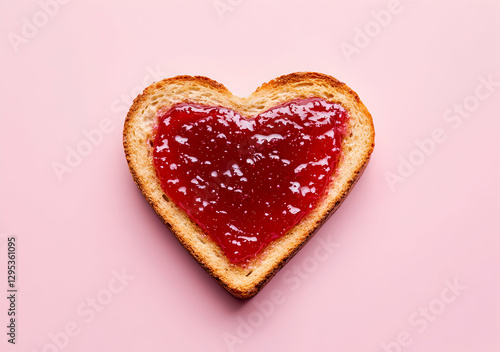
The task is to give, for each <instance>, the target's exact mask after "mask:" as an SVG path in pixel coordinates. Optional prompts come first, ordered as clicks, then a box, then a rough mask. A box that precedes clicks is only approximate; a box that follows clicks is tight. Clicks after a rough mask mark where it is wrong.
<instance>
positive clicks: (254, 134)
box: [123, 72, 375, 298]
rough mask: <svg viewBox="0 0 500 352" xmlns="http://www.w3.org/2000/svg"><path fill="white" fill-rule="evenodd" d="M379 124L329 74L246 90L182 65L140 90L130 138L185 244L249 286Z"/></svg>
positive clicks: (135, 162) (335, 201) (289, 253)
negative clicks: (185, 72)
mask: <svg viewBox="0 0 500 352" xmlns="http://www.w3.org/2000/svg"><path fill="white" fill-rule="evenodd" d="M374 136H375V132H374V128H373V122H372V118H371V115H370V113H369V112H368V110H367V109H366V107H365V106H364V105H363V103H362V102H361V101H360V99H359V97H358V95H357V94H356V93H355V92H353V91H352V90H351V89H350V88H349V87H347V86H346V85H345V84H344V83H341V82H339V81H338V80H336V79H335V78H333V77H331V76H327V75H323V74H319V73H311V72H306V73H293V74H289V75H286V76H281V77H278V78H276V79H274V80H272V81H270V82H268V83H265V84H263V85H262V86H261V87H260V88H258V89H257V90H256V91H255V92H254V93H252V95H250V96H249V97H248V98H239V97H236V96H234V95H233V94H231V92H229V91H228V90H227V89H226V88H225V87H224V86H223V85H221V84H220V83H217V82H215V81H213V80H211V79H208V78H206V77H199V76H196V77H192V76H178V77H173V78H169V79H165V80H163V81H160V82H156V83H154V84H152V85H150V86H149V87H147V88H146V89H145V90H144V92H143V93H142V94H141V95H139V96H138V97H137V98H136V99H135V100H134V104H133V105H132V107H131V108H130V111H129V113H128V115H127V119H126V121H125V127H124V132H123V144H124V148H125V154H126V157H127V161H128V164H129V167H130V171H131V173H132V175H133V177H134V180H135V182H136V183H137V185H138V186H139V188H140V190H141V191H142V193H143V194H144V196H145V197H146V199H147V200H148V201H149V203H150V204H151V205H152V207H153V208H154V210H155V211H156V213H157V214H158V215H159V216H160V218H161V219H162V220H163V221H164V222H165V224H167V226H168V227H169V228H170V229H171V231H172V232H173V233H174V234H175V236H176V237H177V238H178V239H179V241H180V242H181V243H182V244H183V246H184V247H185V248H186V249H187V250H188V251H189V252H190V253H191V254H192V255H193V256H194V257H195V259H196V260H197V261H198V262H199V263H200V264H201V265H202V266H203V267H204V268H205V269H206V270H207V271H208V272H209V273H210V275H212V276H213V277H214V278H215V279H216V280H217V281H218V282H219V283H220V284H221V285H222V286H223V287H224V288H226V289H227V290H228V291H229V292H230V293H231V294H233V295H234V296H236V297H238V298H250V297H252V296H253V295H255V294H256V293H257V292H258V291H259V290H260V289H261V288H262V287H263V286H264V285H265V284H266V283H267V282H268V281H269V280H270V279H271V278H272V277H273V276H274V274H276V272H277V271H278V270H279V269H280V268H281V267H283V265H285V263H286V262H287V261H288V260H289V259H291V258H292V257H293V255H294V254H295V253H297V251H298V250H299V249H300V248H301V247H302V246H303V245H304V244H305V243H306V242H307V241H308V240H309V239H310V238H311V237H312V235H313V234H314V232H315V230H317V229H318V228H319V226H321V224H322V223H323V222H324V221H326V219H327V218H328V217H329V215H331V214H332V213H333V212H334V211H335V210H336V209H337V208H338V206H339V205H340V203H341V202H342V201H343V200H344V199H345V197H346V196H347V194H348V193H349V191H350V190H351V188H352V187H353V185H354V183H355V182H356V181H357V179H358V178H359V176H360V175H361V173H362V172H363V170H364V168H365V167H366V165H367V163H368V161H369V158H370V155H371V153H372V151H373V147H374Z"/></svg>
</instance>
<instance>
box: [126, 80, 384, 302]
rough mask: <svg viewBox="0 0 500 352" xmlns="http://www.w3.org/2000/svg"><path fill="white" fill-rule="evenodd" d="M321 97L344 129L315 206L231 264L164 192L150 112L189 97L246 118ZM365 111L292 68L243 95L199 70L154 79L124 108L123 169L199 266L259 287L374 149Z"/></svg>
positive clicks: (247, 288) (244, 286) (234, 286)
mask: <svg viewBox="0 0 500 352" xmlns="http://www.w3.org/2000/svg"><path fill="white" fill-rule="evenodd" d="M312 97H315V98H323V99H325V100H327V101H330V102H333V103H338V104H340V105H342V106H343V107H344V109H346V110H347V112H348V115H349V119H348V121H347V128H348V132H347V134H346V136H345V137H344V140H343V142H342V158H341V160H340V162H339V164H338V166H337V172H336V174H335V175H334V176H332V178H333V180H332V181H331V182H330V185H329V188H328V189H327V190H326V194H325V196H324V197H323V198H321V200H320V201H319V203H318V204H317V205H316V207H315V208H314V209H313V210H312V211H311V212H310V213H309V214H307V215H306V216H305V217H304V218H303V219H302V220H301V221H300V222H299V223H298V224H297V225H296V226H294V227H293V228H292V229H291V230H290V231H288V232H287V233H286V234H285V235H284V236H282V237H281V238H279V239H277V240H275V241H273V242H272V243H271V244H270V245H268V246H267V247H266V248H265V250H264V251H262V252H260V253H259V254H258V255H257V257H256V258H255V259H254V260H252V261H251V262H250V263H249V264H248V265H247V266H238V265H235V264H232V263H231V262H230V261H229V260H228V258H227V257H226V256H225V254H224V253H223V251H222V249H221V248H220V246H219V245H218V244H217V243H216V242H215V241H213V240H212V239H211V238H210V237H209V236H206V235H205V234H204V233H203V231H202V230H201V228H200V227H199V226H197V225H196V224H195V223H194V222H193V221H192V220H191V219H190V218H189V217H188V215H187V214H186V213H185V212H184V211H183V210H182V209H180V208H179V207H178V206H176V204H175V203H174V202H173V201H172V200H171V199H169V198H168V197H167V195H166V194H165V193H164V192H163V190H162V187H161V184H160V181H159V178H158V177H157V175H156V170H155V167H154V165H153V146H152V142H151V141H152V138H153V137H154V133H155V132H154V131H155V128H156V126H157V124H158V117H157V112H158V111H159V110H160V109H162V110H163V109H168V108H170V107H171V106H173V105H174V104H178V103H182V102H191V103H197V104H203V105H209V106H222V107H226V108H230V109H232V110H234V111H236V112H238V113H239V114H241V115H242V116H244V117H253V116H256V115H258V114H260V113H261V112H264V111H266V110H269V109H270V108H272V107H273V106H276V105H280V104H283V103H286V102H288V101H291V100H294V99H304V98H312ZM374 138H375V131H374V127H373V121H372V117H371V115H370V113H369V112H368V110H367V109H366V107H365V106H364V105H363V103H362V102H361V100H360V99H359V97H358V95H357V94H356V93H355V92H354V91H353V90H351V89H350V88H349V87H347V85H345V84H344V83H342V82H340V81H338V80H337V79H335V78H333V77H331V76H328V75H324V74H320V73H313V72H300V73H292V74H289V75H285V76H281V77H278V78H276V79H274V80H272V81H270V82H268V83H264V84H263V85H261V86H260V87H259V88H258V89H257V90H256V91H255V92H254V93H252V94H251V95H250V96H249V97H247V98H240V97H237V96H234V95H233V94H231V92H230V91H229V90H227V89H226V87H224V86H223V85H222V84H220V83H218V82H215V81H213V80H211V79H209V78H206V77H201V76H177V77H173V78H167V79H164V80H162V81H159V82H156V83H153V84H152V85H150V86H149V87H147V88H146V89H145V90H144V92H143V93H142V94H141V95H139V96H138V97H137V98H136V99H135V100H134V103H133V105H132V107H131V108H130V111H129V112H128V115H127V118H126V121H125V126H124V131H123V145H124V149H125V155H126V158H127V161H128V165H129V168H130V172H131V173H132V176H133V178H134V180H135V182H136V183H137V185H138V186H139V189H140V190H141V191H142V193H143V194H144V196H145V198H146V199H147V201H148V202H149V203H150V204H151V206H152V207H153V209H154V210H155V212H156V213H157V214H158V216H159V217H160V218H161V219H162V220H163V221H164V222H165V224H166V225H167V226H168V228H169V229H170V230H171V231H172V233H173V234H174V235H175V236H176V237H177V239H178V240H179V241H180V242H181V243H182V245H183V246H184V247H185V248H186V249H187V250H188V251H189V252H190V253H191V254H192V255H193V257H194V258H195V259H196V260H197V261H198V263H200V264H201V265H202V266H203V267H204V268H205V270H206V271H207V272H208V273H209V274H210V275H212V276H213V277H214V278H215V279H216V280H217V281H218V282H219V283H220V284H221V285H222V286H223V287H224V288H225V289H226V290H227V291H229V292H230V293H231V294H232V295H234V296H235V297H238V298H241V299H247V298H250V297H252V296H254V295H255V294H256V293H257V292H259V291H260V290H261V289H262V288H263V287H264V285H265V284H266V283H267V282H268V281H269V280H270V279H271V278H272V277H273V276H274V275H275V274H276V273H277V272H278V271H279V269H281V268H282V267H283V266H284V265H285V264H286V263H287V262H288V261H289V260H290V259H291V258H292V257H293V256H294V255H295V254H296V253H297V252H298V251H299V250H300V249H301V248H302V246H304V245H305V244H306V243H307V241H308V240H309V239H311V237H312V236H313V234H314V233H315V231H316V230H317V229H318V228H319V227H320V226H321V225H322V224H323V223H324V222H325V221H326V220H327V219H328V217H329V216H330V215H332V214H333V212H334V211H335V210H336V209H337V208H338V207H339V206H340V204H341V203H342V201H343V200H344V199H345V198H346V196H347V195H348V194H349V192H350V190H351V189H352V187H353V186H354V184H355V183H356V181H357V180H358V178H359V177H360V176H361V174H362V172H363V170H364V169H365V167H366V165H367V163H368V161H369V159H370V155H371V153H372V151H373V148H374Z"/></svg>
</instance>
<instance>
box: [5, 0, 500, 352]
mask: <svg viewBox="0 0 500 352" xmlns="http://www.w3.org/2000/svg"><path fill="white" fill-rule="evenodd" d="M61 2H62V0H61ZM219 2H220V3H224V4H232V5H227V6H229V7H230V8H231V9H232V11H228V12H226V13H224V14H223V15H222V17H219V15H218V13H217V11H216V10H215V8H214V2H213V1H211V0H205V1H180V0H179V1H152V0H150V1H144V0H143V1H135V2H124V1H97V0H93V1H77V0H74V1H67V3H66V4H62V5H58V7H55V6H52V7H45V8H46V9H45V10H43V8H44V5H41V4H45V3H51V1H49V0H42V1H41V2H37V1H22V2H21V1H17V0H16V1H14V0H3V1H1V2H0V14H1V15H0V16H1V20H0V50H1V51H0V75H1V82H0V89H1V94H0V113H1V120H0V121H1V125H0V147H1V148H0V195H1V197H0V213H1V219H0V221H1V223H0V232H1V233H2V234H3V235H2V236H1V238H0V273H1V274H0V280H1V283H0V289H1V292H0V297H2V298H1V299H0V323H1V325H0V326H2V328H0V350H1V351H11V350H23V351H58V350H61V349H64V350H66V351H92V350H96V351H140V350H143V351H232V350H235V351H301V350H305V349H307V350H310V351H356V352H359V351H373V352H380V351H384V350H387V351H393V352H397V351H400V350H401V351H431V352H434V351H455V352H463V351H474V352H475V351H481V352H494V351H499V350H500V334H499V331H500V303H499V299H498V297H500V284H499V274H500V270H499V269H500V259H499V252H500V239H499V238H500V236H498V235H499V230H498V229H499V225H500V220H499V219H500V216H499V209H500V202H499V199H500V197H499V196H500V183H499V181H498V180H499V179H500V167H499V166H498V159H499V157H500V142H499V137H498V136H499V134H498V133H499V132H498V131H499V129H500V120H499V119H498V117H499V116H498V111H499V109H500V87H499V86H498V83H496V86H495V84H493V86H490V87H489V89H490V90H488V87H486V86H485V85H484V84H483V83H481V79H486V80H488V77H490V79H491V80H493V81H494V82H499V81H500V68H499V65H498V63H499V62H500V39H499V38H500V22H499V21H498V15H499V14H500V2H499V1H494V0H490V1H486V0H482V1H472V0H469V1H458V0H453V1H451V0H447V1H438V2H436V1H429V0H420V1H410V0H401V2H400V4H399V6H396V7H395V9H396V10H394V5H393V4H392V1H385V0H377V1H356V2H354V1H349V0H345V1H319V0H318V1H302V2H299V1H285V0H283V1H266V0H252V1H237V0H220V1H219ZM52 3H53V2H52ZM388 8H390V9H392V10H393V11H394V13H393V14H392V15H391V18H390V19H388V17H387V16H386V17H384V16H383V15H379V16H378V18H379V21H385V22H384V26H381V25H379V24H377V23H376V22H374V21H375V20H374V18H375V17H377V15H374V14H373V13H372V11H375V12H377V13H381V12H380V11H382V10H384V11H386V12H384V11H382V14H387V13H388V12H387V10H385V9H388ZM40 12H44V13H49V14H50V15H51V16H49V15H47V14H46V15H44V14H43V13H42V14H41V13H40ZM396 12H397V13H396ZM24 19H26V21H29V22H30V23H34V21H36V23H37V24H38V25H39V26H38V28H37V27H35V28H34V29H33V28H31V29H32V32H31V33H30V32H29V31H28V32H27V33H28V36H31V37H32V38H28V39H24V40H23V42H22V43H21V44H19V45H13V44H12V43H11V39H12V38H14V37H15V36H16V35H17V36H22V35H23V34H22V31H23V28H24V29H25V32H26V31H27V29H26V28H27V26H29V24H27V22H25V20H24ZM45 20H46V21H45ZM25 27H26V28H25ZM357 28H358V29H359V30H358V29H357ZM359 31H368V33H369V34H370V37H368V40H367V38H364V39H365V40H364V42H363V41H362V39H360V38H361V34H359V33H360V32H359ZM34 32H35V34H33V33H34ZM25 34H26V33H25ZM356 35H357V36H358V38H357V39H358V40H357V41H356V43H357V44H358V47H357V49H356V50H357V53H355V54H352V55H350V56H347V55H344V54H343V51H342V46H346V45H353V46H354V45H355V40H354V39H355V36H356ZM360 41H361V43H360ZM342 43H344V44H342ZM16 49H17V50H16ZM16 51H17V52H16ZM150 71H159V73H157V74H156V75H155V76H156V77H152V75H151V73H150ZM295 71H319V72H324V73H327V74H331V75H333V76H335V77H337V78H339V79H340V80H342V81H344V82H347V84H348V85H349V86H350V87H352V88H353V89H354V90H355V91H357V92H358V94H359V95H360V97H361V99H362V100H363V102H364V103H365V105H366V106H367V107H368V109H369V110H370V111H371V113H372V115H373V118H374V121H375V127H376V132H377V135H376V148H375V152H374V154H373V156H372V160H371V163H370V165H369V167H368V168H367V170H366V172H365V174H364V176H363V177H362V179H361V180H360V182H359V183H358V184H357V186H356V187H355V189H354V190H353V192H352V193H351V195H350V196H349V198H348V199H347V200H346V201H345V203H344V204H343V206H342V207H341V208H340V209H339V210H338V211H337V213H336V214H335V215H334V216H333V217H332V218H331V219H330V220H329V221H328V222H327V223H326V224H325V225H324V226H323V227H322V229H321V230H320V231H319V232H318V233H317V236H316V237H315V238H314V239H313V241H311V242H310V243H309V244H308V245H307V246H306V247H305V248H304V249H303V250H302V251H301V252H300V253H299V254H298V255H297V256H296V257H295V258H294V259H293V260H292V261H291V262H290V263H289V264H288V265H287V266H286V267H285V268H284V269H283V270H282V271H281V272H280V273H279V274H278V275H277V276H276V277H275V278H274V279H273V280H272V281H271V283H270V284H269V285H268V286H267V287H266V288H265V289H264V290H263V291H262V292H261V293H260V294H259V295H258V296H256V297H255V298H254V299H253V300H251V301H248V302H241V301H238V300H236V299H234V298H233V297H231V296H230V295H229V294H228V293H226V292H225V290H223V289H222V288H221V287H220V286H219V285H218V284H217V283H216V281H215V280H213V279H212V278H211V277H210V276H209V275H208V274H206V273H205V272H204V270H203V269H202V268H201V267H200V266H198V264H197V263H196V262H195V261H194V260H193V259H192V258H191V257H190V255H189V254H188V253H187V252H186V251H185V250H184V249H183V248H182V246H181V245H180V244H179V243H178V242H177V240H176V239H175V238H174V237H173V236H172V235H171V234H170V233H169V231H168V230H167V228H166V227H165V226H164V225H163V224H162V222H161V221H160V220H159V219H158V218H157V216H156V215H155V214H154V212H153V211H152V209H150V207H149V205H148V204H147V203H146V202H145V201H144V199H143V197H142V195H141V193H140V192H139V191H138V189H137V187H136V185H135V184H134V182H133V181H132V178H131V176H130V174H129V171H128V167H127V164H126V161H125V158H124V155H123V150H122V144H121V129H122V125H123V121H124V117H125V114H126V111H127V109H128V107H129V106H130V99H131V97H132V96H134V97H135V95H136V94H137V93H138V92H139V91H140V90H141V89H142V88H144V87H145V86H146V85H147V84H149V83H151V82H153V81H154V80H157V79H159V78H163V77H169V76H174V75H178V74H199V75H205V76H208V77H211V78H213V79H215V80H217V81H219V82H221V83H223V84H225V85H226V86H227V87H228V88H229V89H230V90H232V91H233V92H234V93H235V94H237V95H241V96H245V95H248V94H250V93H251V92H252V91H253V90H254V89H255V88H256V87H257V86H259V85H260V84H261V83H263V82H266V81H268V80H270V79H272V78H274V77H277V76H279V75H282V74H287V73H290V72H295ZM477 87H478V88H477ZM476 88H477V92H478V93H477V94H480V97H481V99H478V98H477V96H475V94H476ZM463 104H466V108H468V109H469V110H470V111H469V112H468V113H469V115H470V116H469V117H468V118H467V119H463V121H461V118H460V117H458V115H456V114H448V113H447V111H448V110H449V109H454V106H459V105H463ZM103 121H104V122H103ZM106 121H107V123H108V124H109V125H110V126H111V128H112V131H111V132H109V130H108V132H107V133H103V134H102V138H100V140H99V142H98V143H96V145H94V146H92V147H91V150H90V152H89V153H88V155H86V156H84V157H83V158H82V159H81V160H80V161H79V163H78V165H76V167H74V168H72V169H71V170H72V171H71V172H67V173H64V174H63V175H62V177H61V179H58V177H57V175H56V173H55V172H54V169H53V164H54V163H55V162H58V163H65V159H66V156H67V153H68V149H67V148H73V149H74V148H77V146H78V145H80V146H82V145H84V144H85V143H87V142H84V141H85V140H87V137H86V136H85V134H84V132H85V131H87V132H88V131H91V130H94V129H96V128H99V124H100V123H106ZM435 129H440V130H438V132H433V131H434V130H435ZM439 131H441V135H444V137H442V136H441V139H440V142H439V143H438V142H433V143H434V144H435V146H434V147H431V146H430V144H429V143H430V142H429V138H432V135H433V133H439ZM443 139H444V141H443ZM424 140H427V142H422V141H424ZM416 141H417V142H418V141H420V142H422V143H424V144H425V143H427V144H425V145H426V146H427V147H428V150H427V151H428V155H425V154H423V152H421V151H419V149H418V148H419V147H418V146H417V143H416ZM82 143H83V144H82ZM86 145H87V146H88V143H87V144H86ZM402 160H406V161H402ZM410 161H411V162H412V163H413V166H411V165H410V166H408V165H406V168H407V169H406V170H404V166H401V165H402V163H409V162H410ZM398 167H399V168H400V169H401V170H400V171H401V172H402V174H404V176H401V175H400V176H399V177H400V179H399V181H400V182H398V183H396V184H392V186H393V187H391V184H390V183H389V182H388V181H387V177H389V176H388V175H392V176H394V175H397V174H398ZM11 235H15V236H16V237H17V244H18V259H17V260H18V268H17V274H18V276H17V278H18V282H17V286H18V289H19V292H18V302H17V304H18V316H17V334H18V335H17V340H16V342H17V344H16V346H12V345H10V344H8V343H7V341H6V340H7V335H5V331H6V329H4V328H3V327H5V326H6V324H7V309H8V307H7V300H6V299H5V298H3V297H4V296H5V294H6V292H5V290H6V275H5V273H6V260H7V259H6V251H7V245H6V237H8V236H11ZM320 239H322V240H323V241H333V242H334V243H335V246H336V248H335V250H334V251H333V253H331V254H329V255H328V256H327V257H326V259H325V257H324V256H322V257H321V258H318V257H317V256H316V254H315V253H317V251H316V249H317V248H318V246H320V245H321V241H320ZM320 259H321V260H320ZM122 270H124V271H125V272H126V273H127V274H126V275H128V279H126V280H125V282H124V283H120V282H119V281H116V279H115V275H116V273H117V272H121V271H122ZM132 276H133V277H134V278H133V279H132V278H131V277H132ZM454 281H455V282H456V283H455V285H456V286H457V287H459V288H458V289H457V288H455V293H453V291H450V290H449V289H448V288H447V285H449V284H450V283H453V282H454ZM446 282H448V284H447V283H446ZM109 285H111V286H110V287H111V290H112V291H113V292H112V291H111V290H110V288H109V287H108V286H109ZM278 296H279V298H278V299H277V298H276V297H278ZM88 299H90V300H92V299H97V303H96V304H97V306H95V308H91V307H92V306H91V305H90V303H88V302H90V301H88ZM273 299H274V301H273ZM259 306H260V307H264V308H265V309H267V310H263V309H264V308H260V309H259V308H258V307H259ZM422 309H427V310H429V312H430V313H427V315H424V313H423V312H424V311H422ZM264 313H266V314H265V315H264ZM68 324H69V326H70V328H69V330H70V332H72V333H73V335H74V336H69V335H68V333H67V332H64V333H63V331H65V329H66V328H67V326H68ZM247 324H248V325H247ZM73 330H74V331H73ZM75 331H76V332H75ZM54 339H55V340H56V342H53V341H52V340H54ZM228 339H229V340H228ZM231 339H232V340H231ZM228 341H229V342H228ZM231 341H232V342H231Z"/></svg>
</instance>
